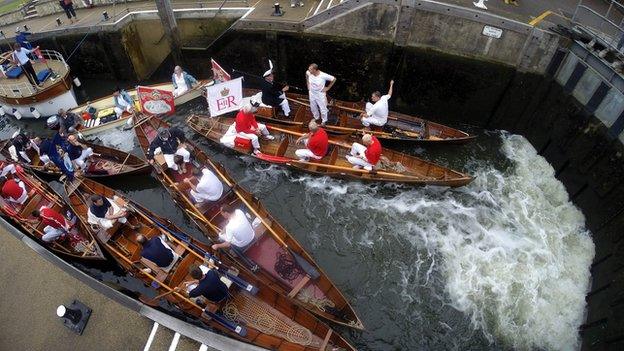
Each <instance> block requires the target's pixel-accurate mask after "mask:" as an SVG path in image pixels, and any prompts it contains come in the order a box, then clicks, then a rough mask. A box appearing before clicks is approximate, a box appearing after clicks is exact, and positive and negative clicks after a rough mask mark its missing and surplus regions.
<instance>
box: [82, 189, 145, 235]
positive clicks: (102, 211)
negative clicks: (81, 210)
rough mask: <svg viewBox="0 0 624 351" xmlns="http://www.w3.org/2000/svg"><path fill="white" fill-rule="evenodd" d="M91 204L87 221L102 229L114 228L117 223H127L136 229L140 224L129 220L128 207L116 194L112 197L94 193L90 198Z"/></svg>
mask: <svg viewBox="0 0 624 351" xmlns="http://www.w3.org/2000/svg"><path fill="white" fill-rule="evenodd" d="M89 200H90V202H91V205H90V206H89V210H88V211H87V221H88V222H89V223H90V224H95V225H97V226H99V227H100V228H102V229H109V228H112V227H113V226H114V225H115V223H117V222H119V223H121V224H127V225H128V226H129V227H130V228H131V229H133V230H136V229H138V228H139V226H135V225H132V224H131V223H130V222H129V221H128V215H129V213H128V209H127V208H126V207H125V206H124V205H123V204H122V202H123V201H122V200H121V199H120V198H119V197H117V196H114V197H113V198H112V199H109V198H106V197H104V196H102V195H98V194H94V195H91V198H90V199H89Z"/></svg>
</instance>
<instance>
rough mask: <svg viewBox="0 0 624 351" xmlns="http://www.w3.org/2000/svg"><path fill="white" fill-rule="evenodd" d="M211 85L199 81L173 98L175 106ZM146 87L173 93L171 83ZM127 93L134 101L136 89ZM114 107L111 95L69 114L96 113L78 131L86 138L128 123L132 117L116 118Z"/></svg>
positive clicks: (124, 115)
mask: <svg viewBox="0 0 624 351" xmlns="http://www.w3.org/2000/svg"><path fill="white" fill-rule="evenodd" d="M212 84H213V82H212V80H200V81H199V84H198V85H197V86H196V87H195V88H193V89H191V90H189V91H187V92H186V93H184V94H182V95H180V96H177V97H176V98H175V104H176V106H179V105H182V104H185V103H187V102H189V101H191V100H193V99H195V98H198V97H199V96H201V94H202V91H203V89H204V88H205V87H206V86H209V85H212ZM147 87H149V88H154V89H161V90H169V91H173V84H172V83H171V82H169V83H161V84H154V85H148V86H147ZM127 92H128V94H130V96H131V97H132V98H133V99H134V100H135V101H136V99H137V92H136V89H130V90H128V91H127ZM135 105H136V108H137V110H138V111H140V106H139V105H138V102H135ZM114 107H115V103H114V102H113V95H112V94H111V95H108V96H105V97H103V98H100V99H97V100H94V101H89V102H87V103H85V104H82V105H80V106H78V107H75V108H73V109H71V110H70V112H73V113H75V114H77V115H79V116H81V115H82V113H83V112H85V111H88V110H89V109H90V108H91V109H94V110H95V111H96V112H95V114H96V116H97V117H96V118H93V119H90V120H87V121H84V122H83V123H84V125H83V128H81V129H80V133H82V135H85V136H86V135H91V134H95V133H99V132H102V131H104V130H108V129H112V128H115V127H119V126H122V125H124V124H126V123H130V122H128V120H129V119H130V118H131V117H132V116H131V115H130V114H129V113H127V112H124V114H123V116H122V117H121V118H117V116H116V115H115V111H113V108H114Z"/></svg>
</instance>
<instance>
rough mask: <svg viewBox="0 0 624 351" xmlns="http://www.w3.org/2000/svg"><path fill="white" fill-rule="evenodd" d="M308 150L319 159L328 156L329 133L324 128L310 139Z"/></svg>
mask: <svg viewBox="0 0 624 351" xmlns="http://www.w3.org/2000/svg"><path fill="white" fill-rule="evenodd" d="M307 146H308V149H310V151H312V153H313V154H315V155H316V156H318V157H324V156H325V155H326V154H327V148H328V147H329V141H328V139H327V133H326V132H325V130H323V128H319V129H318V130H317V131H316V132H315V133H314V134H312V135H311V136H310V139H308V145H307Z"/></svg>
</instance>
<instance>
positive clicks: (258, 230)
mask: <svg viewBox="0 0 624 351" xmlns="http://www.w3.org/2000/svg"><path fill="white" fill-rule="evenodd" d="M269 225H271V223H269ZM267 230H268V229H267V227H266V226H265V225H264V223H260V225H258V226H257V227H255V228H254V238H253V240H252V241H251V243H250V244H249V245H247V247H246V248H245V251H243V252H247V250H249V249H250V248H251V247H253V246H254V245H255V244H256V243H257V242H258V241H259V240H260V239H262V237H263V236H264V235H265V233H266V232H267Z"/></svg>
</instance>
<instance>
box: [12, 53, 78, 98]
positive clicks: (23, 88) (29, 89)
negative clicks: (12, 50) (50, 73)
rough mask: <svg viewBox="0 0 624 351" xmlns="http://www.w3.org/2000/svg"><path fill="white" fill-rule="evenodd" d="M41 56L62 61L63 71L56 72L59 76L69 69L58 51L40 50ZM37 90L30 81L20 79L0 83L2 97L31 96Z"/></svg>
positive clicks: (48, 59) (49, 59)
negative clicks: (16, 81)
mask: <svg viewBox="0 0 624 351" xmlns="http://www.w3.org/2000/svg"><path fill="white" fill-rule="evenodd" d="M41 56H43V58H44V59H45V60H47V61H57V62H61V63H63V67H64V68H65V72H56V73H58V74H60V75H61V76H63V75H65V73H66V72H67V71H68V70H69V66H68V65H67V62H65V58H64V57H63V55H61V53H60V52H58V51H54V50H41ZM24 74H25V73H24ZM37 92H38V90H37V89H36V88H35V87H34V86H33V85H32V84H31V83H30V81H26V82H24V81H22V82H19V83H9V82H6V83H5V81H2V82H1V83H0V96H4V97H9V98H22V97H28V96H33V95H35V94H37Z"/></svg>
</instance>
